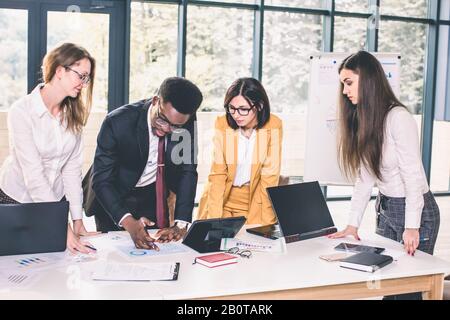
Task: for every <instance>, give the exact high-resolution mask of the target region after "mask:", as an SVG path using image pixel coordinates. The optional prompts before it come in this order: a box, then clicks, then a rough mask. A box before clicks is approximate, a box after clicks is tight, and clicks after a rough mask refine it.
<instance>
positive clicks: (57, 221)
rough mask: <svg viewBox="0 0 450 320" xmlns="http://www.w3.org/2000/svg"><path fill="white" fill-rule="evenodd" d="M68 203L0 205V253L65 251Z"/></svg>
mask: <svg viewBox="0 0 450 320" xmlns="http://www.w3.org/2000/svg"><path fill="white" fill-rule="evenodd" d="M68 213H69V202H67V201H58V202H40V203H21V204H2V205H0V256H5V255H16V254H34V253H44V252H58V251H64V250H66V243H67V223H68V220H67V218H68Z"/></svg>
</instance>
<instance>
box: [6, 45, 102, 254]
mask: <svg viewBox="0 0 450 320" xmlns="http://www.w3.org/2000/svg"><path fill="white" fill-rule="evenodd" d="M42 74H43V83H41V84H38V85H37V86H36V88H35V89H34V90H33V91H32V92H31V93H30V94H28V95H26V96H25V97H22V98H20V99H19V100H17V101H16V102H15V103H13V105H12V106H11V108H10V110H9V113H8V130H9V140H10V150H9V151H10V152H9V157H8V158H7V159H6V160H5V162H4V164H3V167H2V169H1V172H0V203H2V204H5V203H27V202H49V201H60V200H61V199H63V198H64V197H65V198H66V199H67V200H68V201H69V203H70V213H71V217H72V221H73V229H72V227H71V225H70V224H69V226H68V233H67V248H68V249H69V250H70V251H71V252H76V251H78V252H83V253H89V252H92V249H91V248H89V247H87V246H86V245H85V244H84V243H83V242H81V241H80V239H79V236H80V235H89V234H90V233H88V232H87V231H86V229H85V227H84V224H83V220H82V217H83V214H82V197H83V192H82V188H81V180H82V174H81V167H82V148H83V146H82V141H81V131H82V128H83V126H84V125H85V124H86V120H87V117H88V114H89V110H90V107H91V103H92V89H93V86H94V75H95V59H94V58H93V57H92V56H91V55H90V54H89V53H88V52H87V51H86V50H85V49H84V48H82V47H80V46H77V45H75V44H72V43H65V44H63V45H61V46H59V47H57V48H55V49H53V50H52V51H50V52H48V53H47V54H46V56H45V57H44V61H43V65H42Z"/></svg>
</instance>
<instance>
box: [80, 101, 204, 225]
mask: <svg viewBox="0 0 450 320" xmlns="http://www.w3.org/2000/svg"><path fill="white" fill-rule="evenodd" d="M151 101H152V99H149V100H142V101H139V102H136V103H134V104H129V105H125V106H122V107H120V108H118V109H116V110H114V111H112V112H111V113H109V114H108V115H107V116H106V119H105V120H104V121H103V124H102V127H101V129H100V133H99V134H98V137H97V149H96V152H95V159H94V164H93V166H92V167H91V169H90V170H89V172H88V173H87V174H86V176H85V178H84V179H83V191H84V208H85V211H86V215H87V216H92V215H95V214H105V213H106V214H108V215H109V216H110V217H111V219H112V220H113V221H114V222H115V223H116V224H118V223H119V221H120V219H121V218H122V217H123V216H124V215H125V214H126V213H128V212H131V211H130V210H129V209H128V208H127V205H126V203H125V201H124V200H125V198H126V197H127V195H128V194H129V193H130V191H131V190H132V189H133V188H134V187H135V186H136V184H137V182H138V181H139V179H140V177H141V175H142V173H143V171H144V168H145V166H146V164H147V160H148V152H149V131H148V122H147V119H148V118H147V116H148V115H147V113H148V111H149V107H150V106H151ZM195 120H196V118H195V116H193V117H191V119H190V120H189V121H188V122H187V123H186V124H185V126H184V128H185V129H186V130H188V131H189V135H188V137H189V138H187V137H186V136H187V132H185V133H184V134H180V135H177V136H176V135H175V134H172V135H168V136H167V144H166V154H165V181H166V186H167V187H168V188H169V190H171V191H173V192H174V193H175V194H176V195H177V197H176V205H175V214H174V216H175V219H180V220H184V221H189V222H190V221H191V220H192V210H193V208H194V198H195V191H196V186H197V178H198V175H197V155H196V153H195V152H196V150H197V147H196V143H197V137H196V136H194V126H195ZM172 136H173V137H172ZM180 136H181V138H180ZM187 139H189V140H187ZM172 140H177V141H172ZM185 140H186V141H185ZM177 145H178V146H177ZM181 146H188V148H185V149H184V150H183V148H181ZM174 147H176V149H175V150H174ZM179 149H182V151H181V152H180V151H179ZM186 149H188V150H187V151H188V152H187V153H186V152H185V154H183V151H186ZM172 151H174V152H175V153H176V154H177V155H181V156H182V159H183V161H182V162H181V163H174V161H175V162H180V161H179V160H177V159H176V158H174V159H172V157H171V154H172ZM189 151H190V152H189Z"/></svg>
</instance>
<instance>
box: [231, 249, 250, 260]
mask: <svg viewBox="0 0 450 320" xmlns="http://www.w3.org/2000/svg"><path fill="white" fill-rule="evenodd" d="M227 253H231V254H237V255H238V256H241V257H242V258H247V259H249V258H250V257H251V256H252V252H251V251H250V250H240V249H239V248H238V247H233V248H230V249H228V251H227Z"/></svg>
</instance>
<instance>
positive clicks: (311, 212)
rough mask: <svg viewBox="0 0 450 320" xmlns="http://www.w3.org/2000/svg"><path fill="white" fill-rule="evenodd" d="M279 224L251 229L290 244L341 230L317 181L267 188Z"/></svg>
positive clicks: (248, 230)
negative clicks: (336, 224) (336, 225)
mask: <svg viewBox="0 0 450 320" xmlns="http://www.w3.org/2000/svg"><path fill="white" fill-rule="evenodd" d="M267 193H268V194H269V198H270V200H271V202H272V207H273V210H274V212H275V214H276V216H277V219H278V224H275V225H266V226H262V227H256V228H249V229H247V232H249V233H252V234H256V235H258V236H263V237H266V238H270V239H278V238H281V237H283V236H284V238H285V240H286V243H289V242H294V241H300V240H306V239H310V238H314V237H319V236H324V235H327V234H331V233H334V232H336V231H337V229H336V227H335V226H334V222H333V219H332V218H331V214H330V211H329V210H328V207H327V203H326V201H325V198H324V197H323V194H322V190H321V189H320V185H319V183H318V182H317V181H315V182H308V183H299V184H291V185H287V186H278V187H271V188H267Z"/></svg>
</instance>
